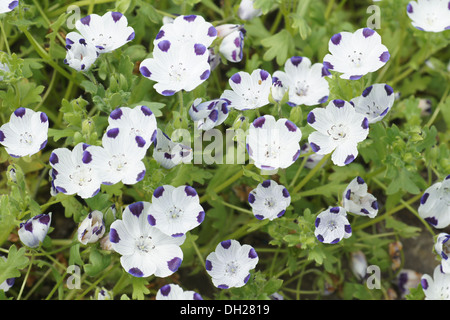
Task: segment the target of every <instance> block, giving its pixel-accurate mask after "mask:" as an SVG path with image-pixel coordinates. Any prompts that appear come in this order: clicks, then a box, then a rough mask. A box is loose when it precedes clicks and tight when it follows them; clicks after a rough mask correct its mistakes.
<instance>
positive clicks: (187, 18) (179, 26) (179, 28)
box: [153, 15, 217, 48]
mask: <svg viewBox="0 0 450 320" xmlns="http://www.w3.org/2000/svg"><path fill="white" fill-rule="evenodd" d="M216 37H217V30H216V28H215V27H214V26H213V25H212V24H211V23H209V22H207V21H205V19H204V18H203V17H202V16H199V15H182V16H178V17H176V18H175V19H173V20H172V22H171V23H165V24H164V25H163V26H162V27H161V28H160V30H159V32H158V34H157V35H156V38H155V40H154V41H153V44H154V46H155V47H159V48H161V47H160V46H159V43H160V42H163V41H169V42H170V43H171V44H181V45H183V46H186V48H187V47H192V45H194V44H202V45H203V46H205V47H206V48H207V47H209V46H210V45H211V44H212V42H213V41H214V40H215V39H216Z"/></svg>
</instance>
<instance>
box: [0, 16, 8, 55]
mask: <svg viewBox="0 0 450 320" xmlns="http://www.w3.org/2000/svg"><path fill="white" fill-rule="evenodd" d="M0 29H1V32H2V37H3V42H4V43H5V47H6V52H7V53H8V55H9V56H10V55H11V49H10V48H9V44H8V38H7V37H6V31H5V27H4V25H3V22H2V20H1V19H0Z"/></svg>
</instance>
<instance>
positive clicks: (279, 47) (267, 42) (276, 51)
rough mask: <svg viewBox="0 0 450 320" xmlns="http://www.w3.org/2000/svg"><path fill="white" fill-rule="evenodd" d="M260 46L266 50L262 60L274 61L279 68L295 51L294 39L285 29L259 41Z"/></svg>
mask: <svg viewBox="0 0 450 320" xmlns="http://www.w3.org/2000/svg"><path fill="white" fill-rule="evenodd" d="M261 44H262V45H263V46H264V47H265V48H266V52H265V53H264V56H263V59H264V60H265V61H271V60H273V59H276V61H277V64H278V65H280V66H282V65H284V63H285V62H286V60H287V59H288V58H289V57H291V56H292V55H293V54H294V51H295V46H294V39H293V38H292V35H291V34H290V33H289V31H287V30H286V29H283V30H281V31H280V32H278V33H276V34H274V35H273V36H271V37H269V38H266V39H263V40H261Z"/></svg>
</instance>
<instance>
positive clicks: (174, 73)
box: [169, 62, 186, 82]
mask: <svg viewBox="0 0 450 320" xmlns="http://www.w3.org/2000/svg"><path fill="white" fill-rule="evenodd" d="M185 72H186V68H185V67H184V65H183V62H179V63H178V64H172V65H170V68H169V77H170V80H171V81H174V82H180V81H181V80H182V79H183V75H184V73H185Z"/></svg>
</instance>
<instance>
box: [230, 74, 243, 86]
mask: <svg viewBox="0 0 450 320" xmlns="http://www.w3.org/2000/svg"><path fill="white" fill-rule="evenodd" d="M230 80H231V81H233V82H234V83H236V84H239V83H241V75H240V74H239V73H235V74H233V75H232V76H231V78H230Z"/></svg>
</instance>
